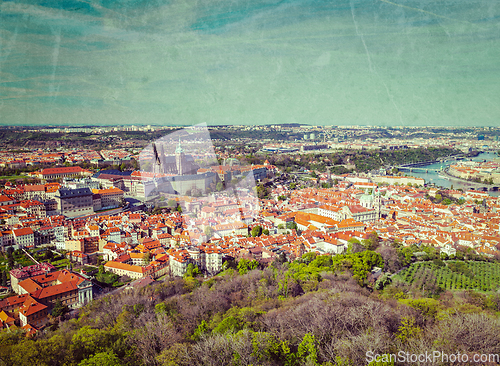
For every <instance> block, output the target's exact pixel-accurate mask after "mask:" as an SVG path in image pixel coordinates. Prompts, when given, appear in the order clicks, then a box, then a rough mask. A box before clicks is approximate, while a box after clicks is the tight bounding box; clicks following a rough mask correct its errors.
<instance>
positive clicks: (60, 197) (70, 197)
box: [56, 188, 94, 217]
mask: <svg viewBox="0 0 500 366" xmlns="http://www.w3.org/2000/svg"><path fill="white" fill-rule="evenodd" d="M56 201H57V205H58V209H59V212H60V213H61V215H64V216H66V217H77V216H85V215H91V214H93V213H94V205H93V201H92V191H91V190H90V189H89V188H76V189H71V188H59V190H58V191H57V194H56Z"/></svg>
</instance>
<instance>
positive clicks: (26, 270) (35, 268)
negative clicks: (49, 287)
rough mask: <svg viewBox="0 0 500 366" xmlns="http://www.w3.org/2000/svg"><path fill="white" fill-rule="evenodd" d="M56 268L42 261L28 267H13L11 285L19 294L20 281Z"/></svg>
mask: <svg viewBox="0 0 500 366" xmlns="http://www.w3.org/2000/svg"><path fill="white" fill-rule="evenodd" d="M55 270H56V267H54V266H53V265H52V264H50V263H40V264H34V265H32V266H28V267H23V268H16V269H12V270H11V271H10V272H9V274H10V285H11V287H12V291H14V292H15V293H16V294H19V289H18V284H19V282H21V281H23V280H25V279H27V278H30V277H35V276H38V275H42V274H47V273H50V272H53V271H55Z"/></svg>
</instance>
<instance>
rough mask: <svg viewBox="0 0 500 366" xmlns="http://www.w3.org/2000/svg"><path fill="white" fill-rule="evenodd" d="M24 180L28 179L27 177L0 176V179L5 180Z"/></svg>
mask: <svg viewBox="0 0 500 366" xmlns="http://www.w3.org/2000/svg"><path fill="white" fill-rule="evenodd" d="M24 178H29V177H28V176H27V175H2V176H0V179H7V180H13V179H24Z"/></svg>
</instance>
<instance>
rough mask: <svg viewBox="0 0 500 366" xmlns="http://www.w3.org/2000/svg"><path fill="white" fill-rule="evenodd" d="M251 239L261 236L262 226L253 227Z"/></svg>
mask: <svg viewBox="0 0 500 366" xmlns="http://www.w3.org/2000/svg"><path fill="white" fill-rule="evenodd" d="M251 233H252V237H254V238H255V237H257V236H261V235H262V226H259V225H257V226H254V228H253V229H252V232H251Z"/></svg>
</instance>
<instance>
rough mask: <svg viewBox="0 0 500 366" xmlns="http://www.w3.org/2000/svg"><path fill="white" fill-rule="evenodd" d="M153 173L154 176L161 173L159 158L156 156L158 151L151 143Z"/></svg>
mask: <svg viewBox="0 0 500 366" xmlns="http://www.w3.org/2000/svg"><path fill="white" fill-rule="evenodd" d="M153 173H154V174H158V173H162V166H161V160H160V156H159V154H158V149H157V148H156V144H155V143H154V142H153Z"/></svg>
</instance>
